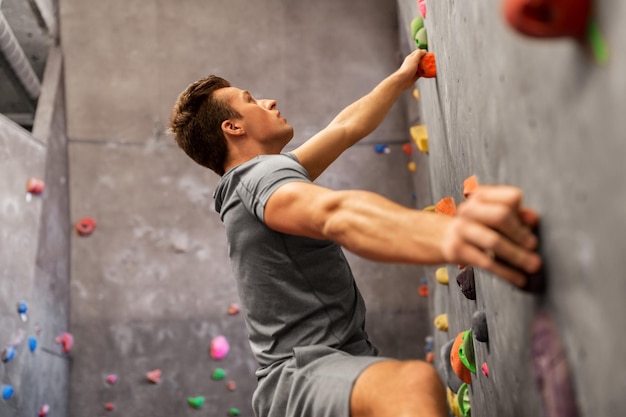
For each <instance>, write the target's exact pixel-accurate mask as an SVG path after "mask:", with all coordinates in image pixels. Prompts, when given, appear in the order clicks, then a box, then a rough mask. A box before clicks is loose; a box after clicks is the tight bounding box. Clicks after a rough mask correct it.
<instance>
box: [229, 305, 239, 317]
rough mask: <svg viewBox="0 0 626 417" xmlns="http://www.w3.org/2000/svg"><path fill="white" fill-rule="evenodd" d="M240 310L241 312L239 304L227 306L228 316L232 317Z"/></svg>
mask: <svg viewBox="0 0 626 417" xmlns="http://www.w3.org/2000/svg"><path fill="white" fill-rule="evenodd" d="M240 310H241V308H240V307H239V304H236V303H232V304H231V305H229V306H228V314H229V315H230V316H234V315H235V314H239V311H240Z"/></svg>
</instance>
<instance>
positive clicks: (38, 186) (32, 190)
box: [26, 178, 46, 195]
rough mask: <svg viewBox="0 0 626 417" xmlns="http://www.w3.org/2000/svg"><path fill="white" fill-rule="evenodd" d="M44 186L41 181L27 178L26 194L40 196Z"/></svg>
mask: <svg viewBox="0 0 626 417" xmlns="http://www.w3.org/2000/svg"><path fill="white" fill-rule="evenodd" d="M45 186H46V185H45V184H44V182H43V180H40V179H39V178H29V179H28V182H27V183H26V192H28V193H29V194H35V195H37V194H41V193H42V192H43V189H44V188H45Z"/></svg>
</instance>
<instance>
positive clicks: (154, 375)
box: [146, 369, 161, 384]
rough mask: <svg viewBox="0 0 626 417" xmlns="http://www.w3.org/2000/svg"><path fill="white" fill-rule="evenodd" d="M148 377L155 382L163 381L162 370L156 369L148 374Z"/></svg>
mask: <svg viewBox="0 0 626 417" xmlns="http://www.w3.org/2000/svg"><path fill="white" fill-rule="evenodd" d="M146 379H147V380H148V381H150V382H152V383H153V384H158V383H159V382H160V381H161V370H160V369H154V370H152V371H150V372H148V373H147V374H146Z"/></svg>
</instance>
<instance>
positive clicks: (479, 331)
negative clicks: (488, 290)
mask: <svg viewBox="0 0 626 417" xmlns="http://www.w3.org/2000/svg"><path fill="white" fill-rule="evenodd" d="M472 333H473V334H474V337H475V338H476V340H478V341H479V342H483V343H489V329H488V328H487V316H486V314H485V312H484V311H477V312H475V313H474V315H473V316H472Z"/></svg>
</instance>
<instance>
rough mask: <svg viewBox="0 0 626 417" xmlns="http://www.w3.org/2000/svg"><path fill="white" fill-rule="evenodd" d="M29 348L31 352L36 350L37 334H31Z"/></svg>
mask: <svg viewBox="0 0 626 417" xmlns="http://www.w3.org/2000/svg"><path fill="white" fill-rule="evenodd" d="M28 349H30V351H31V352H34V351H35V349H37V338H36V337H35V336H31V337H29V338H28Z"/></svg>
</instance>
